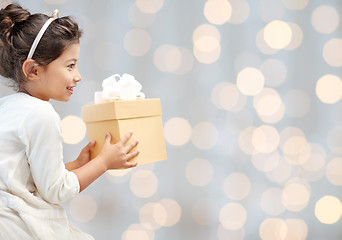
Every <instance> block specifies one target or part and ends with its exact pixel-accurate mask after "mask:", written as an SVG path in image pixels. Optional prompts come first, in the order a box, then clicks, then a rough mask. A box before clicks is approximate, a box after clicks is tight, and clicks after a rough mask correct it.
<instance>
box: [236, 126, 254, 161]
mask: <svg viewBox="0 0 342 240" xmlns="http://www.w3.org/2000/svg"><path fill="white" fill-rule="evenodd" d="M255 129H256V127H247V128H245V129H243V130H242V131H241V132H240V135H239V147H240V149H241V150H242V151H243V152H244V153H246V154H250V155H251V154H252V153H253V152H254V145H253V143H252V136H253V132H254V130H255Z"/></svg>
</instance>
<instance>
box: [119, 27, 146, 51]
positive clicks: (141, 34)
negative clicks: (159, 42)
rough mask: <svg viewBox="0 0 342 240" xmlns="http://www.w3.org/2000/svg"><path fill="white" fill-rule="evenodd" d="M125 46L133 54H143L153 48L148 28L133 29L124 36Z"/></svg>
mask: <svg viewBox="0 0 342 240" xmlns="http://www.w3.org/2000/svg"><path fill="white" fill-rule="evenodd" d="M124 48H125V50H126V51H127V52H128V53H129V54H130V55H132V56H143V55H145V54H146V53H147V52H148V51H149V50H150V48H151V36H150V35H149V33H148V32H147V31H146V30H143V29H132V30H130V31H129V32H128V33H126V35H125V37H124Z"/></svg>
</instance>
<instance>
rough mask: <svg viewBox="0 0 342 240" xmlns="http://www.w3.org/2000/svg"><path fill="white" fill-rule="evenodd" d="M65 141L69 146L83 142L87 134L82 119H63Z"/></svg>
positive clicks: (69, 117)
mask: <svg viewBox="0 0 342 240" xmlns="http://www.w3.org/2000/svg"><path fill="white" fill-rule="evenodd" d="M61 124H62V135H63V141H64V142H65V143H68V144H77V143H79V142H81V141H82V140H83V138H84V136H85V134H86V125H85V123H84V122H83V120H82V119H81V118H80V117H76V116H71V115H70V116H67V117H65V118H63V119H62V122H61Z"/></svg>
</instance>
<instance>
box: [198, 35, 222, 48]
mask: <svg viewBox="0 0 342 240" xmlns="http://www.w3.org/2000/svg"><path fill="white" fill-rule="evenodd" d="M194 47H195V48H196V49H198V50H199V51H201V52H212V51H214V50H215V49H217V48H218V47H220V41H219V39H217V38H216V37H213V36H210V35H203V36H201V37H199V38H198V39H197V40H195V41H194Z"/></svg>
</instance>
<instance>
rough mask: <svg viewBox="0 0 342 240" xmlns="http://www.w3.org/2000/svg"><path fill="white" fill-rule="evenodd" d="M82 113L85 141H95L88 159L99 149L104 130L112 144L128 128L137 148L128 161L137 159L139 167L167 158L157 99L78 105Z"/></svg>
mask: <svg viewBox="0 0 342 240" xmlns="http://www.w3.org/2000/svg"><path fill="white" fill-rule="evenodd" d="M82 115H83V120H84V121H85V123H86V126H87V132H88V137H89V141H92V140H95V141H96V145H95V147H94V149H93V150H92V151H91V159H93V158H94V157H96V156H97V154H98V153H99V151H100V150H101V147H102V145H103V143H104V140H105V134H106V132H109V133H111V135H112V141H111V143H113V144H114V143H117V142H118V141H119V140H120V139H121V138H122V137H123V136H124V135H125V134H126V133H127V132H128V131H130V130H132V131H133V136H132V137H131V139H130V141H132V140H134V139H138V140H139V144H138V146H137V147H136V148H137V149H138V150H139V151H140V153H139V155H138V156H136V157H134V158H133V159H132V160H131V161H136V162H138V166H139V165H143V164H147V163H152V162H156V161H161V160H165V159H166V158H167V156H166V148H165V139H164V134H163V123H162V118H161V106H160V100H159V99H141V100H140V99H138V100H114V101H112V102H107V103H99V104H94V105H87V106H83V107H82ZM130 141H129V142H130Z"/></svg>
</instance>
